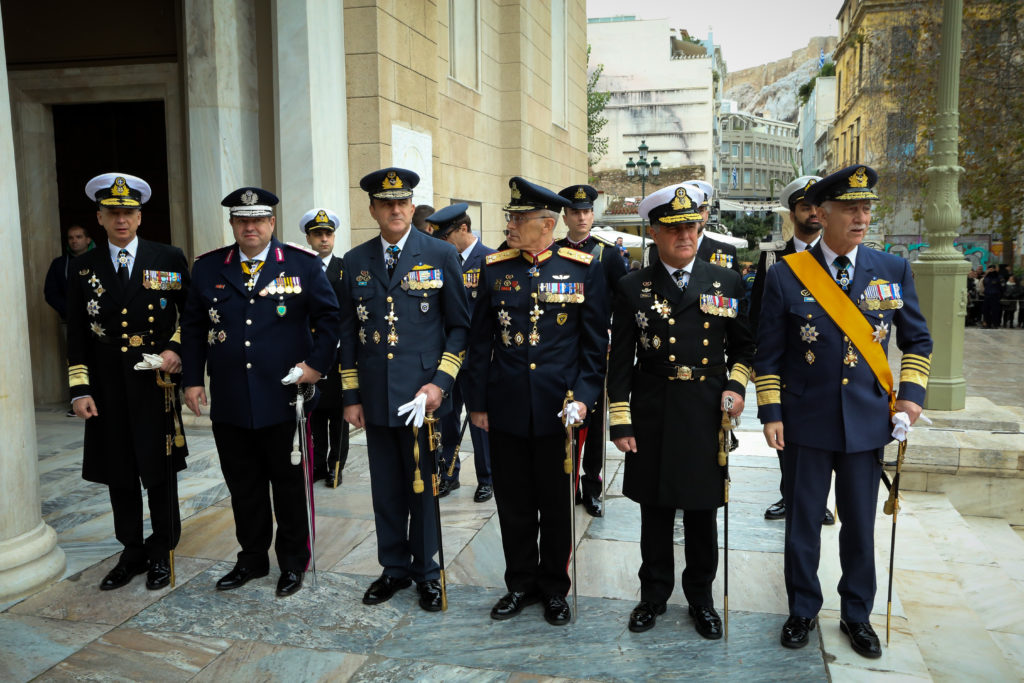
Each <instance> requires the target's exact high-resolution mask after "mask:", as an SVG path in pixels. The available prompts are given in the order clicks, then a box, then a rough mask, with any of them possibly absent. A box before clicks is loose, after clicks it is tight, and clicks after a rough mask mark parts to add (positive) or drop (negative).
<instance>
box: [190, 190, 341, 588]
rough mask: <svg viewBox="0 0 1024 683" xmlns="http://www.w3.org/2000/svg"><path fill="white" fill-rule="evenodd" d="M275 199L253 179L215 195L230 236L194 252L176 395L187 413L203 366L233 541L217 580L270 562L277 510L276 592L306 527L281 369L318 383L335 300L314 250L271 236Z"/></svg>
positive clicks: (332, 353)
mask: <svg viewBox="0 0 1024 683" xmlns="http://www.w3.org/2000/svg"><path fill="white" fill-rule="evenodd" d="M277 203H278V199H277V197H276V196H274V194H273V193H271V192H269V191H267V190H263V189H260V188H258V187H243V188H240V189H238V190H235V191H234V192H232V193H231V194H229V195H227V196H226V197H224V199H223V200H221V205H223V206H226V207H228V209H229V214H230V218H229V222H230V224H231V229H232V231H233V232H234V235H235V242H236V243H235V244H232V245H230V246H227V247H221V248H220V249H215V250H214V251H211V252H208V253H206V254H203V255H202V256H199V257H198V258H197V259H196V262H195V265H194V266H193V268H192V281H193V283H194V286H193V287H192V289H191V290H190V291H189V297H188V301H187V303H186V306H185V315H184V317H183V318H182V357H183V362H184V369H185V378H184V383H185V403H186V405H187V406H188V407H189V408H190V409H191V410H192V412H194V413H195V414H196V415H199V414H200V413H201V406H205V405H206V404H207V401H206V389H205V386H204V380H205V374H206V373H207V372H208V373H209V375H210V392H211V398H213V399H214V401H213V406H212V408H211V410H210V420H211V421H212V422H213V438H214V440H215V441H216V444H217V454H218V456H219V457H220V467H221V470H222V471H223V473H224V481H225V482H226V483H227V486H228V490H229V491H230V492H231V509H232V511H233V512H234V516H235V535H236V537H237V538H238V544H239V545H240V546H241V547H242V549H241V551H240V552H239V553H238V561H237V563H236V564H235V567H234V568H233V569H232V570H231V571H230V572H228V573H227V574H226V575H225V576H223V577H222V578H221V579H220V580H219V581H217V589H218V590H231V589H234V588H239V587H241V586H243V585H245V583H246V582H248V581H250V580H252V579H256V578H259V577H263V576H266V575H267V574H268V573H269V571H270V559H269V557H268V551H269V550H270V541H271V538H272V537H273V535H274V520H275V519H276V520H277V537H276V539H275V541H274V550H275V552H276V554H277V563H278V565H279V566H280V568H281V576H280V578H279V579H278V582H277V595H278V596H281V597H283V596H287V595H291V594H293V593H295V592H296V591H298V590H299V589H300V588H301V587H302V579H303V573H304V572H305V570H306V567H307V565H308V564H309V559H310V546H309V543H310V537H309V536H310V534H309V521H308V519H307V516H306V515H307V512H306V508H305V505H306V494H307V491H306V490H304V487H305V477H304V475H303V472H302V467H301V465H293V464H291V458H290V454H291V451H292V444H293V438H294V436H295V430H296V425H295V422H296V420H295V387H294V386H291V385H289V386H285V385H283V384H281V379H282V378H284V377H285V376H286V375H287V374H288V373H289V372H290V371H291V369H292V368H299V369H300V370H301V371H302V375H301V377H300V378H299V380H298V383H299V384H315V383H316V382H317V381H319V380H320V378H321V377H322V376H323V375H324V374H326V373H327V371H328V370H329V369H330V367H331V365H332V364H333V363H334V362H335V358H336V355H337V352H338V351H337V349H338V333H337V329H338V302H337V300H336V299H335V297H334V292H332V291H331V286H330V284H328V282H327V277H326V276H325V275H324V272H323V267H322V266H323V262H322V261H321V260H320V259H319V258H318V257H317V255H316V254H315V253H313V252H311V251H307V250H306V249H303V248H302V247H299V246H295V245H290V244H283V243H281V242H279V241H278V240H276V239H274V237H273V232H274V226H275V224H276V221H275V217H274V209H273V207H274V206H276V205H277ZM314 330H315V332H314ZM307 436H308V435H300V438H307ZM310 474H312V473H310ZM271 495H272V496H273V507H271Z"/></svg>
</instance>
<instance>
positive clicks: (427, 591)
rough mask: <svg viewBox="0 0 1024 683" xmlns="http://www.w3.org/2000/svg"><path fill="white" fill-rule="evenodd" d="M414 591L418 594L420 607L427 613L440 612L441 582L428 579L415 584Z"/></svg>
mask: <svg viewBox="0 0 1024 683" xmlns="http://www.w3.org/2000/svg"><path fill="white" fill-rule="evenodd" d="M416 590H417V591H419V594H420V607H422V608H423V609H425V610H426V611H428V612H440V611H441V607H442V605H441V582H440V581H438V580H437V579H428V580H426V581H420V582H419V583H417V584H416Z"/></svg>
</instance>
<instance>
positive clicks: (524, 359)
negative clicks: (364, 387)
mask: <svg viewBox="0 0 1024 683" xmlns="http://www.w3.org/2000/svg"><path fill="white" fill-rule="evenodd" d="M509 187H510V188H511V194H512V197H511V200H510V201H509V203H508V204H507V205H506V206H505V211H506V212H507V214H506V219H507V220H508V225H507V230H506V235H507V237H508V245H509V247H510V248H509V249H505V250H503V251H500V252H496V253H494V254H491V255H490V256H488V257H487V258H486V259H485V262H484V267H483V269H482V270H481V272H480V283H481V285H480V286H481V290H482V291H481V293H480V297H479V300H478V301H477V303H476V310H475V311H474V313H473V328H472V331H471V333H470V347H469V357H468V359H467V365H466V368H465V376H466V380H467V382H466V386H465V388H466V404H467V405H468V406H469V411H470V419H471V420H472V421H473V424H475V425H477V426H478V427H480V428H481V429H483V430H485V431H487V432H488V436H489V437H490V442H491V466H492V468H493V472H494V496H495V501H496V503H497V507H498V522H499V524H500V525H501V545H502V549H503V550H504V553H505V584H506V586H507V588H508V593H507V594H506V595H505V596H503V597H502V598H501V599H500V600H499V601H498V603H497V604H496V605H495V606H494V608H493V609H492V610H491V618H493V619H509V618H511V617H514V616H516V615H517V614H519V612H520V611H522V609H523V607H524V606H526V605H528V604H530V603H534V602H537V601H538V600H539V599H543V600H544V618H545V620H547V622H548V623H550V624H553V625H561V624H566V623H568V622H569V620H570V619H571V616H572V614H571V610H570V608H569V604H568V603H567V602H566V599H565V596H566V594H567V593H568V592H569V588H570V586H571V584H570V579H569V575H568V573H567V562H568V560H569V556H570V552H571V549H572V545H573V541H574V539H573V538H572V533H571V531H570V529H571V524H572V519H571V517H570V514H571V513H572V510H573V500H572V489H571V488H570V485H569V483H570V482H569V478H568V477H569V475H568V474H567V472H566V468H565V465H564V462H565V455H566V449H567V444H566V430H565V425H564V423H563V421H562V418H561V417H560V413H561V412H562V411H563V403H564V402H565V401H566V400H567V396H568V393H567V392H569V391H572V392H573V399H574V400H575V404H570V405H571V406H572V405H574V407H571V408H570V410H571V411H578V413H579V417H580V418H581V419H585V418H586V414H587V413H588V412H589V411H592V410H593V409H594V406H596V405H597V397H598V394H599V393H600V392H601V388H602V382H601V376H602V373H603V368H604V363H605V349H606V348H607V324H608V307H607V306H608V304H607V299H606V296H605V291H604V287H605V283H604V273H603V271H602V270H601V269H600V266H598V265H597V264H596V263H594V262H593V260H594V257H593V256H591V255H590V254H585V253H583V252H581V251H576V250H575V249H569V248H567V247H558V246H557V245H556V244H555V240H554V235H553V233H554V229H555V225H556V224H557V222H558V217H559V215H560V213H561V211H562V209H564V208H565V206H566V204H567V202H566V201H565V199H563V198H562V197H560V196H558V195H557V194H555V193H554V192H552V191H550V190H548V189H545V188H543V187H539V186H537V185H534V184H533V183H530V182H527V181H526V180H524V179H522V178H518V177H515V178H512V179H511V180H510V181H509ZM572 421H573V420H570V422H572ZM538 532H539V542H538Z"/></svg>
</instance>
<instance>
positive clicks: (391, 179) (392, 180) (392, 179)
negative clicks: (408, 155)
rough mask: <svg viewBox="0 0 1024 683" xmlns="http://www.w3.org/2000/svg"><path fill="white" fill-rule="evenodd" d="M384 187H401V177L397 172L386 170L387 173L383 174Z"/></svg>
mask: <svg viewBox="0 0 1024 683" xmlns="http://www.w3.org/2000/svg"><path fill="white" fill-rule="evenodd" d="M383 186H384V189H385V190H387V189H396V190H400V189H402V187H403V185H402V179H401V178H399V177H398V174H397V173H395V172H394V171H388V174H387V175H386V176H384V183H383Z"/></svg>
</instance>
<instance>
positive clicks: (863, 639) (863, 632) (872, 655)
mask: <svg viewBox="0 0 1024 683" xmlns="http://www.w3.org/2000/svg"><path fill="white" fill-rule="evenodd" d="M839 630H840V631H842V632H843V633H845V634H846V635H847V636H849V638H850V646H851V647H853V651H854V652H856V653H857V654H859V655H861V656H862V657H867V658H868V659H878V658H879V657H881V656H882V645H881V643H879V642H878V636H877V635H875V629H873V628H871V624H869V623H868V622H866V621H865V622H861V623H856V624H848V623H846V622H845V621H841V620H840V622H839Z"/></svg>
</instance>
